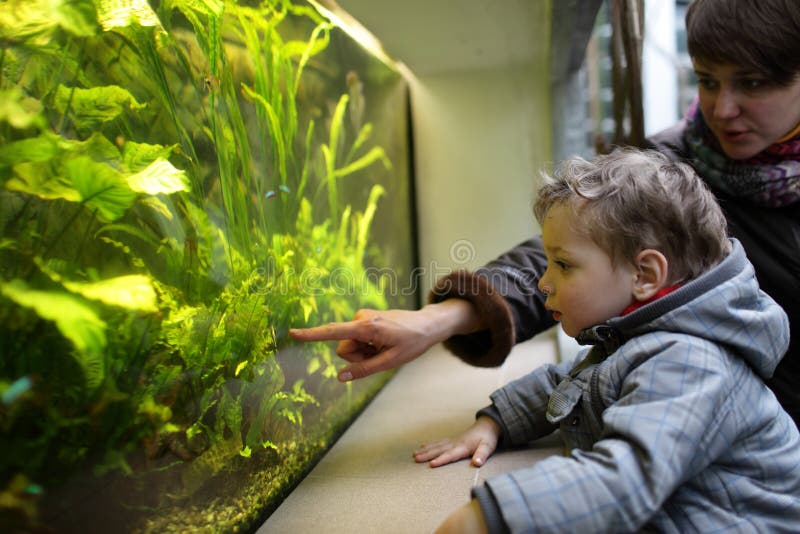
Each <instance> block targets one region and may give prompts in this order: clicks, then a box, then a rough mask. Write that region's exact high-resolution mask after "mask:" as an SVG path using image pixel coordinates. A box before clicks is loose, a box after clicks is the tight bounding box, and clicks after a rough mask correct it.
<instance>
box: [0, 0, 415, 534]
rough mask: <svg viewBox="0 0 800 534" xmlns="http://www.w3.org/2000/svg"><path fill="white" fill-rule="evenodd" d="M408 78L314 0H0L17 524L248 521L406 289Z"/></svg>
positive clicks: (6, 426)
mask: <svg viewBox="0 0 800 534" xmlns="http://www.w3.org/2000/svg"><path fill="white" fill-rule="evenodd" d="M408 137H409V135H408V113H407V86H406V83H405V81H404V79H403V78H402V76H401V75H399V74H398V72H397V70H396V69H395V68H393V67H392V65H391V64H388V63H387V62H385V61H382V60H378V59H376V58H375V57H374V56H372V55H371V54H369V53H368V52H366V51H365V50H364V49H363V48H362V47H360V46H359V45H358V44H357V43H355V42H354V41H353V40H352V39H350V38H349V37H348V35H347V34H346V33H345V32H344V31H342V30H341V29H340V28H339V27H337V26H336V25H335V24H333V23H332V22H331V20H330V19H329V18H328V17H327V16H326V14H325V12H324V10H321V9H317V7H316V4H310V3H305V2H301V1H300V0H293V1H289V0H261V1H258V0H249V1H248V0H239V1H234V0H161V1H158V0H152V1H147V0H5V1H0V184H1V186H0V228H2V234H0V531H3V532H6V531H34V532H37V531H39V532H178V531H180V532H195V531H205V532H236V531H250V530H253V529H254V528H255V527H257V526H258V525H259V524H260V522H261V521H263V519H264V518H265V517H266V516H267V515H268V514H269V513H270V511H272V510H274V508H275V507H276V506H277V504H278V503H279V502H280V501H281V499H282V498H284V497H285V496H286V495H287V493H288V492H289V491H291V489H292V487H293V486H294V485H296V484H297V483H298V482H299V480H300V479H301V478H302V476H303V475H304V474H305V473H307V472H308V470H309V469H310V467H311V466H312V465H313V463H314V462H315V461H316V460H317V459H318V458H319V456H320V455H321V454H322V453H323V452H324V451H325V450H326V449H327V448H328V447H330V445H331V444H332V442H333V441H334V440H335V438H336V437H337V436H338V435H339V434H340V433H341V432H342V431H343V429H344V428H346V426H347V424H348V423H349V422H350V421H351V420H352V419H353V418H354V417H355V416H356V415H357V414H358V412H359V410H360V409H362V408H363V407H364V406H365V404H366V403H367V402H368V400H369V399H370V398H371V397H372V396H373V395H374V394H375V393H376V392H377V391H378V389H379V388H380V387H381V386H382V385H383V384H384V383H385V381H386V380H387V379H388V375H386V374H383V375H380V376H376V377H372V378H370V379H365V380H360V381H357V382H355V383H350V384H341V383H339V382H338V381H337V380H336V369H337V367H339V366H341V365H342V363H343V362H342V361H341V360H339V359H338V358H337V357H336V355H335V353H334V349H335V346H334V345H333V344H331V343H317V344H307V345H298V344H297V343H294V342H293V341H292V340H291V339H290V338H289V337H288V329H289V328H290V327H302V326H305V325H316V324H324V323H327V322H330V321H339V320H348V319H350V318H352V316H353V315H354V313H355V312H356V311H357V310H358V309H359V308H386V307H388V306H392V307H413V306H414V305H415V292H414V289H415V288H414V284H413V282H412V279H411V278H410V277H411V275H412V268H413V253H412V251H413V242H412V223H411V221H412V215H411V208H410V206H411V199H410V176H409V174H410V170H409V169H410V164H409V147H408Z"/></svg>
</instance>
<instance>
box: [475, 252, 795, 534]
mask: <svg viewBox="0 0 800 534" xmlns="http://www.w3.org/2000/svg"><path fill="white" fill-rule="evenodd" d="M733 245H734V247H733V252H732V253H731V254H730V255H729V256H728V257H727V258H726V259H725V260H724V261H723V262H722V263H721V264H719V265H718V266H717V267H715V268H714V269H712V270H711V271H709V272H707V273H705V274H704V275H702V276H700V277H699V278H696V279H695V280H692V281H691V282H689V283H687V284H685V285H683V286H682V287H680V288H679V289H678V290H676V291H674V292H672V293H670V294H668V295H666V296H665V297H662V298H661V299H659V300H657V301H655V302H652V303H650V304H648V305H646V306H644V307H642V308H640V309H638V310H636V311H634V312H632V313H630V314H628V315H625V316H623V317H616V318H613V319H611V320H609V321H608V322H607V323H606V324H604V325H600V326H597V327H594V328H592V329H588V330H585V331H584V332H582V333H581V336H579V341H580V342H582V343H584V344H592V345H593V346H592V347H591V348H590V349H587V350H585V351H583V352H582V354H581V355H580V356H579V357H578V359H577V360H576V362H565V363H564V364H558V365H549V366H544V367H542V368H539V369H537V370H535V371H534V372H532V373H530V374H529V375H527V376H525V377H523V378H521V379H519V380H517V381H515V382H512V383H510V384H508V385H507V386H505V387H503V388H501V389H499V390H497V391H496V392H494V393H493V394H492V396H491V398H492V401H493V404H492V405H491V406H490V407H488V408H486V409H484V410H482V411H481V412H479V413H484V414H487V415H490V416H492V417H494V418H495V419H496V420H497V421H498V422H499V423H500V425H501V426H502V428H503V438H502V439H503V443H504V445H512V446H514V445H524V444H526V443H528V442H530V441H531V440H534V439H536V438H539V437H542V436H544V435H547V434H550V433H552V432H554V431H556V430H559V431H560V434H561V436H562V438H563V439H564V441H565V443H566V445H567V446H568V448H570V449H571V452H570V453H569V455H568V456H564V457H561V456H554V457H551V458H548V459H546V460H543V461H541V462H538V463H536V464H534V465H531V466H530V467H527V468H524V469H520V470H515V471H512V472H509V473H506V474H503V475H500V476H497V477H493V478H491V479H489V480H487V482H486V484H485V485H484V486H482V487H477V488H475V489H474V490H473V496H475V497H476V498H477V499H478V501H479V502H480V503H481V506H482V509H483V511H484V515H485V517H486V518H487V522H488V523H489V524H490V528H491V530H493V531H505V530H510V531H511V532H581V533H587V532H615V533H616V532H636V531H640V530H647V531H659V532H675V533H682V534H685V533H688V532H703V533H706V532H770V533H771V532H800V434H798V430H797V427H796V426H795V424H794V422H793V421H792V419H791V418H790V417H789V415H788V414H787V413H786V412H785V411H784V410H783V409H782V408H781V407H780V405H779V404H778V402H777V400H776V398H775V396H774V395H773V393H772V392H771V391H770V390H769V389H768V388H767V387H766V386H765V385H764V381H763V379H764V378H767V377H769V376H771V375H772V372H773V371H774V369H775V367H776V366H777V365H778V362H779V361H780V359H781V357H782V356H783V354H784V352H785V351H786V347H787V346H788V343H789V326H788V321H787V318H786V314H785V313H784V312H783V310H782V309H781V308H780V307H779V306H778V305H777V304H776V303H775V302H774V301H773V300H772V299H771V298H770V297H768V296H767V295H766V294H765V293H763V292H762V291H761V290H760V289H759V287H758V283H757V281H756V279H755V276H754V272H753V268H752V265H751V264H750V262H749V261H748V260H747V258H746V256H745V253H744V250H743V249H742V247H741V244H740V243H739V242H738V241H736V240H733ZM579 362H582V363H579ZM797 386H798V388H800V384H798V385H797Z"/></svg>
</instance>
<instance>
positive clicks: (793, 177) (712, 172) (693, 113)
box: [684, 100, 800, 208]
mask: <svg viewBox="0 0 800 534" xmlns="http://www.w3.org/2000/svg"><path fill="white" fill-rule="evenodd" d="M684 136H685V139H686V144H687V146H688V147H689V152H690V155H691V158H692V165H693V166H694V168H695V170H696V171H697V173H698V174H699V175H700V176H702V177H703V179H704V180H705V181H706V183H707V184H708V185H709V186H710V187H711V188H712V189H716V190H718V191H721V192H722V193H725V194H727V195H729V196H732V197H737V198H746V199H749V200H750V201H752V202H753V203H754V204H757V205H759V206H765V207H771V208H779V207H783V206H788V205H790V204H794V203H796V202H797V201H798V200H800V134H799V135H796V136H794V137H792V138H791V139H789V140H787V141H784V142H781V143H775V144H774V145H772V146H770V147H768V148H766V149H765V150H764V151H762V152H761V153H759V154H758V155H756V156H754V157H752V158H750V159H747V160H742V161H735V160H732V159H730V158H728V157H727V156H725V154H724V153H723V152H722V151H721V150H720V148H719V145H718V144H717V142H716V139H715V138H714V136H713V134H712V133H711V130H709V128H708V125H706V122H705V120H704V119H703V114H702V113H701V112H700V106H698V105H697V101H696V100H695V102H693V103H692V105H691V106H690V107H689V110H688V111H687V112H686V130H685V133H684Z"/></svg>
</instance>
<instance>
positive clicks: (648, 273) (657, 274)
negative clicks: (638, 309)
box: [633, 248, 669, 302]
mask: <svg viewBox="0 0 800 534" xmlns="http://www.w3.org/2000/svg"><path fill="white" fill-rule="evenodd" d="M634 266H635V268H636V274H635V278H634V281H633V296H634V298H635V299H636V300H638V301H640V302H642V301H645V300H647V299H650V298H652V297H653V296H655V294H656V293H658V292H659V291H660V290H661V289H663V288H664V287H665V286H666V285H667V279H668V274H669V262H668V261H667V257H666V256H664V255H663V254H662V253H661V252H659V251H657V250H654V249H651V248H647V249H644V250H643V251H641V252H639V254H637V255H636V260H635V263H634Z"/></svg>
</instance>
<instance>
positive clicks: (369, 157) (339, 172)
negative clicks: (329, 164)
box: [334, 146, 392, 178]
mask: <svg viewBox="0 0 800 534" xmlns="http://www.w3.org/2000/svg"><path fill="white" fill-rule="evenodd" d="M377 160H381V161H382V162H383V165H384V166H385V167H386V168H387V169H391V168H392V162H391V161H389V158H387V157H386V152H384V151H383V149H382V148H381V147H379V146H376V147H372V149H371V150H370V151H369V152H367V153H366V154H364V155H363V156H361V157H360V158H358V159H357V160H356V161H354V162H353V163H351V164H349V165H347V166H345V167H341V168H339V169H336V171H335V172H334V175H335V176H336V177H337V178H342V177H344V176H347V175H348V174H353V173H354V172H356V171H360V170H361V169H364V168H366V167H368V166H370V165H372V164H373V163H375V162H376V161H377Z"/></svg>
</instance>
